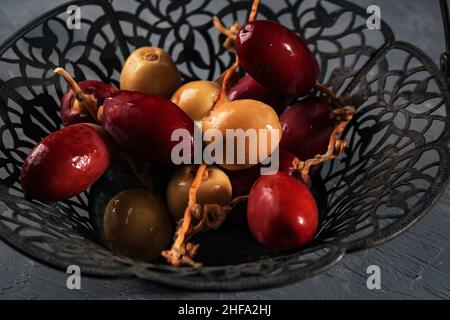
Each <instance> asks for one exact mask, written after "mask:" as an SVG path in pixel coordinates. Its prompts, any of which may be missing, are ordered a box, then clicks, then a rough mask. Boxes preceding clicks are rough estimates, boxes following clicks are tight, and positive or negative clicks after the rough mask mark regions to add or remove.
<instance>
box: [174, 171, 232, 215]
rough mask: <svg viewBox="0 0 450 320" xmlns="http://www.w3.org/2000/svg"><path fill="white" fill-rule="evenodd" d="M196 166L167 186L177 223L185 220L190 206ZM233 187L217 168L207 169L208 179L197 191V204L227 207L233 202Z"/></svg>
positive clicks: (177, 174) (181, 172)
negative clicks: (185, 214) (185, 213)
mask: <svg viewBox="0 0 450 320" xmlns="http://www.w3.org/2000/svg"><path fill="white" fill-rule="evenodd" d="M196 169H197V167H196V166H193V165H187V166H183V167H182V168H180V169H179V170H178V171H177V172H175V174H174V175H173V176H172V178H171V180H170V181H169V184H168V186H167V193H166V196H167V206H168V208H169V211H170V213H171V215H172V218H173V219H174V220H175V221H179V220H180V219H182V218H183V215H184V211H185V210H186V206H187V205H188V200H189V188H190V186H191V184H192V182H193V181H194V177H195V173H196ZM231 195H232V187H231V182H230V179H229V178H228V176H227V175H226V174H225V173H224V172H223V171H222V170H220V169H219V168H217V167H208V168H207V169H206V179H204V181H203V182H202V184H201V185H200V187H199V188H198V190H197V203H198V204H200V205H205V204H218V205H221V206H225V205H227V204H229V203H230V202H231Z"/></svg>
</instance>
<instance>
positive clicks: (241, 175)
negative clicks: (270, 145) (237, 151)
mask: <svg viewBox="0 0 450 320" xmlns="http://www.w3.org/2000/svg"><path fill="white" fill-rule="evenodd" d="M299 161H300V160H299V159H298V158H297V157H296V156H295V155H293V154H292V153H289V152H285V151H280V152H279V168H278V171H279V172H284V173H287V174H288V175H292V174H293V173H294V171H295V170H297V167H296V165H295V164H296V163H298V162H299ZM262 166H263V165H261V164H259V165H256V166H254V167H251V168H249V169H245V170H241V171H227V172H226V173H227V175H228V177H229V178H230V181H231V185H232V188H233V197H239V196H245V195H248V194H249V193H250V190H251V188H252V186H253V184H254V183H255V181H256V180H258V178H259V177H261V167H262Z"/></svg>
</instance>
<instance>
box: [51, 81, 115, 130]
mask: <svg viewBox="0 0 450 320" xmlns="http://www.w3.org/2000/svg"><path fill="white" fill-rule="evenodd" d="M78 86H79V87H80V89H81V91H83V93H85V94H90V95H93V96H94V97H95V99H97V107H100V106H101V105H103V102H104V101H105V99H106V98H108V97H110V96H111V95H112V94H113V93H114V92H116V91H117V88H115V87H114V86H112V85H109V84H106V83H104V82H101V81H97V80H85V81H81V82H79V83H78ZM75 103H78V101H76V100H75V96H74V93H73V90H72V89H69V90H68V91H67V92H66V93H65V94H64V96H63V97H62V99H61V109H60V111H61V121H62V123H63V125H64V126H69V125H71V124H75V123H83V122H86V123H96V121H95V120H94V119H93V118H92V116H91V115H90V114H89V112H88V111H87V110H84V111H83V112H79V111H78V110H76V108H74V107H73V106H74V104H75Z"/></svg>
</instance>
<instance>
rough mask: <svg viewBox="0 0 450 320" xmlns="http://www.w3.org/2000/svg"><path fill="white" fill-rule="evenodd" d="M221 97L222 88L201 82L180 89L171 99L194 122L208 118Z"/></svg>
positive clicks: (207, 82)
mask: <svg viewBox="0 0 450 320" xmlns="http://www.w3.org/2000/svg"><path fill="white" fill-rule="evenodd" d="M219 96H220V86H219V85H218V84H217V83H216V82H213V81H206V80H199V81H192V82H189V83H186V84H185V85H183V86H181V87H180V88H178V90H177V91H175V93H174V94H173V95H172V98H171V99H170V100H171V101H172V102H173V103H175V104H176V105H177V106H178V107H180V108H181V110H183V111H184V112H186V114H187V115H188V116H189V117H190V118H191V119H192V120H194V121H200V120H202V119H203V118H204V117H206V116H207V115H208V114H209V113H210V112H211V110H212V109H213V107H214V104H215V102H216V101H217V100H218V99H219Z"/></svg>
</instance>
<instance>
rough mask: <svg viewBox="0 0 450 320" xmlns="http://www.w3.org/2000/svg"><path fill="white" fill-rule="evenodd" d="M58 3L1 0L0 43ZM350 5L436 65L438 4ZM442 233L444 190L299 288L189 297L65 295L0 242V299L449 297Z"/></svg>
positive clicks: (376, 0)
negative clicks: (417, 215)
mask: <svg viewBox="0 0 450 320" xmlns="http://www.w3.org/2000/svg"><path fill="white" fill-rule="evenodd" d="M121 1H125V0H121ZM214 1H222V0H214ZM263 1H266V2H270V1H276V0H263ZM64 2H66V1H65V0H34V1H27V0H1V5H0V42H3V41H4V40H5V39H6V38H7V37H8V36H10V35H11V34H12V33H14V32H15V31H16V30H17V29H19V28H20V27H22V26H24V25H25V24H26V23H27V22H29V21H30V20H31V19H33V18H35V17H37V16H39V15H40V14H42V13H44V12H45V11H47V10H49V9H51V8H52V7H54V6H57V5H59V4H61V3H64ZM352 2H354V3H355V4H358V5H360V6H363V7H367V6H368V5H371V4H377V5H379V6H380V7H381V10H382V18H383V19H384V20H386V21H387V23H388V24H389V25H390V26H391V27H392V29H393V30H394V32H395V34H396V37H397V39H400V40H404V41H407V42H411V43H413V44H415V45H416V46H418V47H419V48H421V49H423V50H424V51H425V52H427V54H429V55H430V57H431V58H432V59H434V60H435V61H438V59H439V56H440V54H441V53H442V52H443V50H444V48H445V45H444V36H443V30H442V24H441V17H440V11H439V3H438V1H437V0H435V1H421V0H400V1H395V2H394V1H389V0H355V1H352ZM448 230H450V187H449V188H447V190H446V192H445V193H444V194H443V196H442V198H441V199H440V201H439V202H438V203H437V204H436V205H435V206H434V207H433V209H432V210H431V211H430V212H429V214H428V215H427V216H426V217H425V218H423V219H422V220H421V221H420V222H419V223H418V224H416V225H415V226H414V227H413V228H411V229H410V230H409V231H407V232H406V233H404V234H403V235H401V236H400V237H398V238H396V239H394V240H392V241H390V242H389V243H386V244H384V245H382V246H379V247H377V248H373V249H370V250H366V251H362V252H358V253H353V254H347V255H346V256H345V257H344V259H343V260H342V261H341V262H340V263H339V264H338V265H337V266H336V267H334V268H333V269H332V270H330V271H329V272H327V273H324V274H321V275H319V276H316V277H314V278H311V279H308V280H305V281H303V282H300V283H296V284H292V285H289V286H286V287H282V288H276V289H270V290H259V291H247V292H238V293H208V292H204V293H199V292H188V291H179V290H173V289H169V288H166V287H161V286H158V285H154V284H151V283H146V282H144V281H140V280H98V279H92V278H83V279H82V289H81V290H79V291H71V290H68V289H67V288H66V278H67V275H66V274H65V273H63V272H60V271H55V270H53V269H50V268H48V267H46V266H44V265H42V264H40V263H37V262H35V261H32V260H30V259H28V258H26V257H24V256H23V255H21V254H20V253H18V252H16V251H14V250H13V249H11V248H10V247H8V246H7V245H5V244H3V243H1V242H0V299H96V298H97V299H98V298H99V299H182V298H186V299H347V298H353V299H380V298H382V299H417V298H425V299H449V298H450V234H449V232H448ZM372 264H376V265H379V266H380V268H381V276H382V279H381V283H382V289H381V290H368V289H367V287H366V279H367V276H368V275H367V274H366V268H367V267H368V266H369V265H372Z"/></svg>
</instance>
